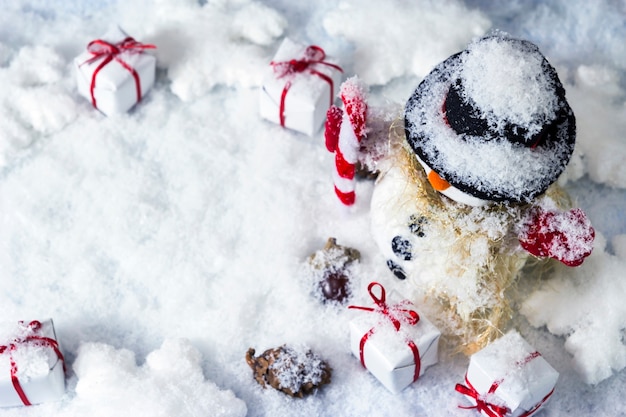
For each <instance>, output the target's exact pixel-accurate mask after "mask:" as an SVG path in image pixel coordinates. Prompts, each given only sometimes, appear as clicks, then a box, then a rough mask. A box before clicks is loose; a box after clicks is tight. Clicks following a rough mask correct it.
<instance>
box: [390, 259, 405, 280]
mask: <svg viewBox="0 0 626 417" xmlns="http://www.w3.org/2000/svg"><path fill="white" fill-rule="evenodd" d="M387 267H388V268H389V270H390V271H391V272H392V273H393V274H394V275H395V276H396V278H398V279H402V280H403V279H406V273H405V272H404V269H402V267H401V266H400V265H398V264H397V263H395V262H394V261H392V260H391V259H388V260H387Z"/></svg>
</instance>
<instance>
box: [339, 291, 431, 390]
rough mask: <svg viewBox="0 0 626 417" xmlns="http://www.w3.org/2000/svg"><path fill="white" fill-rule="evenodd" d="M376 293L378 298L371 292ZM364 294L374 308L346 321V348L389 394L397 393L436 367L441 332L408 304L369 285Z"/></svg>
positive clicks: (394, 295) (367, 309) (393, 294)
mask: <svg viewBox="0 0 626 417" xmlns="http://www.w3.org/2000/svg"><path fill="white" fill-rule="evenodd" d="M375 288H378V289H379V290H380V296H377V295H376V294H375V293H374V289H375ZM368 291H369V294H370V296H371V297H372V299H373V300H374V303H375V306H374V307H361V306H350V308H356V309H360V310H366V311H368V313H367V314H361V315H359V316H358V317H356V318H354V319H353V320H351V321H350V348H351V351H352V353H353V354H354V356H356V357H357V358H359V360H360V361H361V364H363V366H364V367H365V368H367V370H368V371H369V372H370V373H371V374H372V375H374V376H375V377H376V379H378V380H379V381H380V382H381V383H382V384H383V385H384V386H385V387H386V388H387V389H389V391H391V392H393V393H399V392H400V391H402V390H403V389H404V388H406V387H407V386H408V385H410V384H411V383H413V382H415V381H416V380H417V379H418V378H419V376H420V375H422V374H423V373H424V371H425V369H426V368H428V367H429V366H431V365H434V364H435V363H437V360H438V348H439V337H440V336H441V332H440V331H439V330H438V329H437V328H436V327H435V326H434V325H433V324H432V323H431V322H430V321H429V320H428V319H426V318H425V317H424V316H423V315H420V314H419V313H418V311H417V309H416V308H415V305H413V304H412V303H411V302H409V301H408V300H402V299H400V297H399V296H398V295H397V294H396V293H392V294H391V296H390V299H391V301H393V303H392V302H389V303H388V302H387V300H386V294H385V288H384V287H383V286H382V285H381V284H379V283H377V282H372V283H371V284H370V285H369V286H368Z"/></svg>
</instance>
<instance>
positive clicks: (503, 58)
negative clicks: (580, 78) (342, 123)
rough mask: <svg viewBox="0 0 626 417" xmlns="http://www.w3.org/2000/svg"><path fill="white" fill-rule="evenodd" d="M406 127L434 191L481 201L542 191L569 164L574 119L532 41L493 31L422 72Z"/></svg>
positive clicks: (526, 196) (407, 111)
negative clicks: (433, 186) (429, 71)
mask: <svg viewBox="0 0 626 417" xmlns="http://www.w3.org/2000/svg"><path fill="white" fill-rule="evenodd" d="M405 130H406V136H407V140H408V143H409V145H410V146H411V148H412V149H413V151H414V152H415V154H416V156H417V158H418V160H419V161H420V163H421V164H422V165H423V166H424V168H425V169H426V172H427V174H429V178H431V183H433V184H435V185H436V186H435V188H436V189H438V190H439V191H440V192H441V193H442V194H444V195H447V196H448V197H450V198H452V199H454V200H456V201H459V202H462V203H465V204H470V205H482V204H486V203H488V202H529V201H531V200H532V199H533V198H534V197H536V196H538V195H540V194H542V193H543V192H545V191H546V189H547V188H548V187H549V186H550V184H552V183H553V182H555V181H556V180H557V178H558V177H559V175H561V173H562V172H563V170H564V169H565V167H566V166H567V163H568V162H569V159H570V157H571V154H572V152H573V150H574V143H575V137H576V120H575V117H574V114H573V112H572V110H571V108H570V107H569V105H568V103H567V101H566V99H565V90H564V89H563V86H562V85H561V82H560V80H559V78H558V75H557V73H556V71H555V70H554V68H553V67H552V66H551V65H550V64H549V63H548V61H547V60H546V59H545V57H544V56H543V55H542V54H541V53H540V52H539V49H538V48H537V46H535V45H534V44H532V43H530V42H528V41H524V40H518V39H513V38H511V37H508V36H506V35H502V34H498V35H494V36H488V37H485V38H481V39H479V40H477V41H475V42H473V43H471V44H470V45H469V46H468V48H467V49H466V50H464V51H462V52H459V53H457V54H455V55H453V56H451V57H450V58H448V59H446V60H445V61H444V62H442V63H441V64H439V65H438V66H436V67H435V68H434V69H433V71H432V72H431V73H430V74H428V75H427V76H426V77H425V78H424V80H423V81H422V82H421V83H420V85H419V86H418V87H417V89H416V90H415V91H414V93H413V94H412V96H411V97H410V98H409V100H408V102H407V104H406V107H405ZM431 171H432V173H431ZM433 179H434V180H435V181H433ZM437 185H438V186H437ZM442 185H443V186H442Z"/></svg>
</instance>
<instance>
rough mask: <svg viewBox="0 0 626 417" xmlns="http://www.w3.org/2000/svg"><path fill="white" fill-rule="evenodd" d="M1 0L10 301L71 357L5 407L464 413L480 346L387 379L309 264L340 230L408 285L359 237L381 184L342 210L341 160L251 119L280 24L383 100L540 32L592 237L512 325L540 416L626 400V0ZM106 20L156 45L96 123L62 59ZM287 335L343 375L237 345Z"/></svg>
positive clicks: (359, 299)
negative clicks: (288, 375)
mask: <svg viewBox="0 0 626 417" xmlns="http://www.w3.org/2000/svg"><path fill="white" fill-rule="evenodd" d="M51 4H52V3H51V2H48V1H44V0H32V1H26V0H25V1H15V0H0V7H1V9H2V13H0V85H2V87H1V89H0V283H1V284H0V285H1V288H2V290H1V291H0V305H1V306H2V312H3V317H2V318H3V319H6V320H8V321H17V320H32V319H45V318H48V317H52V318H53V319H54V322H55V326H56V330H57V335H58V338H59V340H60V342H61V345H62V348H63V351H64V352H65V354H66V359H67V363H68V389H67V394H66V396H65V397H64V398H63V399H62V401H60V402H56V403H48V404H43V405H40V406H36V407H30V408H15V409H4V410H0V416H42V415H46V416H60V417H70V416H72V417H73V416H84V415H91V416H138V415H146V416H180V417H185V416H200V415H202V416H206V415H211V416H243V415H249V416H300V415H301V416H312V415H320V416H354V415H370V416H387V415H389V416H391V415H393V416H422V415H423V416H426V415H428V416H453V415H458V416H463V415H476V414H475V411H471V410H470V411H468V410H462V409H459V408H458V407H457V405H458V404H460V403H462V402H463V401H462V399H461V398H460V395H459V394H458V393H456V392H455V391H454V385H455V383H457V382H460V381H461V380H462V378H463V375H464V373H465V370H466V367H467V358H465V357H462V356H447V355H443V356H442V357H441V358H440V363H439V364H438V365H436V366H433V367H432V368H430V369H428V371H427V372H426V373H425V375H424V376H423V377H421V378H420V379H419V380H418V381H417V382H416V383H414V384H413V385H411V386H410V387H409V388H407V389H406V390H404V391H403V392H402V393H401V394H398V395H393V394H391V393H389V392H387V391H386V390H385V388H383V387H382V386H381V385H380V384H379V383H378V381H376V380H375V379H374V378H373V377H372V376H371V375H369V374H368V373H367V372H366V371H364V370H363V368H362V367H361V365H360V363H359V361H358V360H357V359H356V358H354V357H353V356H352V355H351V353H350V350H349V332H348V327H347V322H348V320H349V319H350V317H351V313H349V312H348V311H347V309H345V308H336V307H332V306H325V305H323V304H321V303H320V302H319V301H318V300H316V299H315V298H314V297H313V296H312V295H311V292H312V290H311V283H310V282H307V280H306V274H304V273H303V264H304V262H305V260H306V258H307V257H308V256H309V255H310V254H311V253H313V252H315V251H316V250H318V249H320V248H321V247H322V246H323V245H324V243H325V242H326V239H327V238H328V237H330V236H334V237H336V238H337V240H338V243H340V244H343V245H348V246H352V247H354V248H357V249H358V250H359V251H361V254H362V255H363V256H362V260H361V264H360V265H359V269H358V271H359V273H358V276H357V280H358V282H357V283H356V286H357V294H356V295H355V296H354V300H353V301H354V303H355V304H361V305H362V304H364V303H367V302H368V300H367V299H366V291H365V289H366V287H367V284H368V283H369V282H370V281H372V280H377V281H379V282H381V283H383V284H384V285H385V286H386V287H388V288H389V289H391V288H396V289H398V290H399V291H401V290H402V285H403V284H404V283H402V282H400V281H398V280H396V279H395V278H394V277H393V276H392V275H391V273H390V272H389V271H388V270H387V268H386V266H385V263H384V259H383V258H382V256H381V255H379V253H378V251H377V249H376V246H375V244H374V242H373V241H372V239H371V237H370V235H369V206H368V202H369V201H368V199H369V195H370V194H371V191H372V188H373V183H371V182H360V183H359V184H358V185H357V192H358V201H357V204H356V207H355V208H354V210H353V211H352V212H350V213H348V212H345V211H342V210H340V207H339V205H338V203H337V202H336V201H335V196H334V193H333V189H332V170H333V156H332V155H331V154H330V153H328V152H327V151H326V149H325V147H324V143H323V136H322V132H321V131H320V132H319V133H318V135H316V136H315V137H313V138H310V137H307V136H304V135H300V134H297V133H293V132H290V131H287V130H283V129H281V128H280V127H279V126H277V125H273V124H271V123H268V122H266V121H263V120H261V119H260V117H259V116H258V109H257V104H258V94H259V91H258V90H259V85H260V81H261V76H262V73H263V70H264V68H265V67H266V66H267V65H268V63H269V61H270V60H271V57H272V55H273V53H274V51H275V50H276V48H277V46H278V44H279V42H280V39H282V37H284V36H289V37H291V38H293V39H295V40H298V41H301V42H305V43H314V44H317V45H320V46H322V47H323V48H324V49H325V50H326V52H327V53H328V54H329V55H331V56H333V57H336V58H338V59H339V61H340V62H341V65H342V66H343V68H344V70H345V75H346V76H350V75H353V74H358V75H359V76H360V77H361V78H362V79H363V80H364V81H365V82H367V83H368V84H370V85H371V92H372V96H373V101H374V102H375V101H377V100H380V102H383V101H385V100H390V101H393V102H397V103H400V104H402V103H404V101H405V100H406V99H407V98H408V96H409V95H410V94H411V92H412V91H413V89H414V88H415V87H416V86H417V84H418V83H419V81H420V80H421V78H422V77H423V76H425V75H426V74H427V73H428V72H429V71H430V69H431V68H432V67H433V66H434V65H435V64H437V63H438V62H440V61H442V60H443V59H445V58H447V57H448V56H449V55H450V54H452V53H455V52H457V51H459V50H461V49H463V48H464V47H465V46H466V45H467V43H468V42H470V41H471V40H472V39H473V38H474V37H476V36H480V35H482V34H485V33H487V32H488V31H489V30H491V29H501V30H504V31H507V32H509V33H510V34H511V35H513V36H516V37H521V38H526V39H528V40H530V41H533V42H535V43H536V44H537V45H538V46H539V47H540V49H541V50H542V52H543V53H544V54H545V55H546V56H547V57H548V59H549V60H550V62H551V63H552V64H553V65H554V66H555V67H556V68H557V70H558V71H559V74H560V77H561V80H562V81H563V82H564V84H565V87H566V89H567V97H568V100H569V102H570V105H571V106H572V108H573V109H574V111H575V113H576V116H577V123H578V142H577V151H576V155H575V157H574V158H573V161H572V163H571V165H570V167H569V168H568V170H567V171H566V174H565V176H564V178H563V180H562V182H563V184H564V185H565V186H566V187H567V188H568V190H570V191H571V193H572V195H573V196H574V197H575V198H576V199H577V202H578V203H579V204H580V205H581V206H582V207H583V208H584V209H585V211H586V212H587V213H588V215H589V216H590V218H591V220H592V222H593V223H594V225H595V227H596V230H597V232H598V238H597V246H596V249H595V251H594V253H593V254H592V256H591V257H590V258H589V259H588V260H587V262H585V264H584V265H583V266H582V267H580V268H577V269H575V270H572V269H566V268H562V269H560V268H559V269H557V270H556V271H555V274H554V276H553V277H551V278H550V279H549V280H547V281H536V280H532V279H529V280H527V281H526V282H524V283H520V288H521V289H522V290H523V295H522V296H521V297H520V300H519V305H518V306H517V307H518V308H519V311H520V314H516V316H515V317H514V319H513V325H514V326H515V327H516V328H517V329H518V330H519V331H520V332H521V333H522V334H523V335H524V337H525V338H526V339H527V340H528V341H529V342H530V343H531V344H532V345H534V347H535V348H536V349H537V350H539V351H540V352H541V353H542V354H543V356H544V357H545V358H546V359H547V360H548V362H550V363H551V364H552V365H553V366H554V367H555V368H556V369H557V370H558V371H559V372H560V374H561V376H560V380H559V382H558V385H557V390H556V392H555V394H554V395H553V396H552V399H551V402H550V403H549V404H548V405H547V406H546V407H545V409H544V411H541V413H543V414H542V415H544V416H570V415H577V416H592V415H593V416H598V415H612V416H624V415H626V404H625V403H624V401H623V394H624V390H625V387H626V371H624V368H625V367H626V309H625V307H624V306H625V304H624V302H623V300H624V299H626V280H624V277H623V274H624V273H623V271H624V269H625V268H626V218H625V214H624V207H625V203H626V191H625V190H626V169H625V168H624V167H625V166H626V164H625V163H624V162H625V160H626V145H625V142H624V141H625V138H624V132H626V106H625V104H624V103H625V96H626V95H625V92H626V44H625V43H624V39H625V38H626V24H625V22H626V3H624V1H620V0H604V1H602V2H586V1H567V0H554V1H551V2H545V3H544V2H542V1H538V0H536V1H519V2H504V1H502V2H500V1H498V2H491V1H486V0H467V1H466V2H462V1H459V0H455V1H453V0H450V1H435V0H419V1H413V2H409V1H402V0H391V1H385V2H381V1H380V0H350V1H341V2H339V3H337V2H335V1H333V0H323V1H316V2H298V3H296V2H291V1H288V0H268V1H263V2H261V1H251V0H216V1H208V2H200V3H198V2H196V1H193V0H183V1H180V0H158V1H155V2H149V1H145V0H131V1H119V2H117V1H113V0H103V1H100V2H92V1H89V0H64V1H63V2H58V4H55V5H54V6H52V5H51ZM112 24H119V25H120V26H121V27H123V28H124V29H125V30H126V31H127V32H128V33H129V34H131V35H132V36H134V37H135V38H136V39H137V40H139V41H142V42H146V43H154V44H155V45H157V48H158V49H157V50H156V56H157V60H158V64H157V65H158V70H157V81H156V84H155V86H154V89H153V90H152V91H151V92H150V93H149V94H148V95H147V96H146V97H145V99H144V100H143V101H142V102H141V103H140V105H138V106H137V107H135V108H134V109H133V110H132V111H131V112H129V113H128V114H124V115H120V116H114V117H105V116H103V115H102V114H100V113H99V112H97V111H95V110H94V109H93V108H92V107H91V104H90V103H89V102H88V101H87V100H85V99H84V98H83V97H80V96H79V95H78V93H77V91H76V83H75V79H74V74H73V72H72V59H73V58H74V57H75V56H77V55H78V54H80V53H81V52H82V51H83V50H84V48H85V45H86V44H87V43H88V42H89V41H90V40H93V39H96V38H98V37H99V36H101V35H102V34H103V33H105V32H106V31H107V29H108V28H109V27H110V26H111V25H112ZM284 343H288V344H291V345H298V344H305V345H308V346H310V347H311V348H312V349H313V350H314V352H316V353H317V354H319V355H320V356H322V357H323V358H325V359H326V360H328V362H329V363H330V365H331V366H332V368H333V377H332V383H331V384H330V385H327V386H325V387H323V388H322V389H321V390H319V391H318V392H317V393H316V394H315V395H314V396H311V397H308V398H306V399H292V398H290V397H287V396H285V395H284V394H282V393H280V392H277V391H274V390H271V389H266V390H264V389H262V388H261V387H260V386H259V385H258V384H257V383H256V382H255V381H254V379H253V378H252V372H251V370H250V368H249V367H248V365H247V364H246V362H245V360H244V356H245V353H246V351H247V349H248V348H249V347H254V348H256V349H257V351H258V352H262V351H263V350H265V349H268V348H271V347H276V346H279V345H281V344H284Z"/></svg>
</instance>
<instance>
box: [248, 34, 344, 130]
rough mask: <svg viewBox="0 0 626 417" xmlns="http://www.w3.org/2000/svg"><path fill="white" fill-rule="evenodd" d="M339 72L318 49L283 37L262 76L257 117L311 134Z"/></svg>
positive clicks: (323, 113)
mask: <svg viewBox="0 0 626 417" xmlns="http://www.w3.org/2000/svg"><path fill="white" fill-rule="evenodd" d="M341 75H342V69H341V68H340V67H339V66H338V65H337V64H336V63H334V62H333V61H332V60H326V53H325V52H324V50H323V49H322V48H320V47H318V46H315V45H310V46H305V45H302V44H299V43H296V42H293V41H291V40H290V39H288V38H285V39H284V40H283V42H282V43H281V45H280V47H279V48H278V51H277V52H276V55H275V56H274V59H273V61H272V62H271V63H270V65H269V67H268V68H267V71H266V74H265V76H264V77H263V87H262V88H261V93H260V97H259V109H260V114H261V117H263V118H265V119H267V120H269V121H271V122H274V123H276V124H280V125H281V126H283V127H286V128H289V129H293V130H296V131H299V132H302V133H305V134H307V135H309V136H313V135H314V134H315V133H316V132H317V131H318V130H319V129H320V127H321V126H322V124H323V123H324V120H325V119H326V112H327V111H328V108H329V107H330V106H331V105H332V103H333V101H334V99H335V96H336V94H337V91H338V90H339V85H340V83H341Z"/></svg>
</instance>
